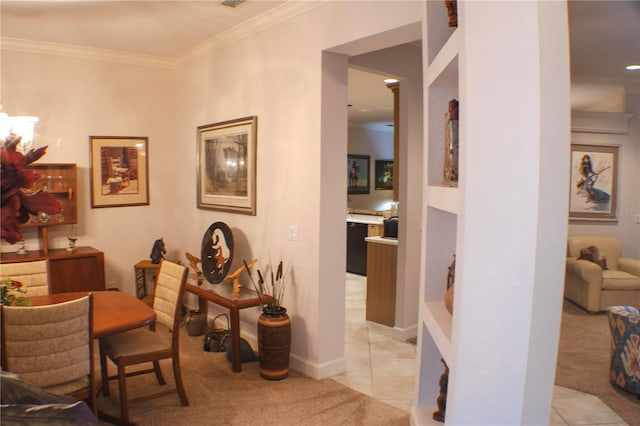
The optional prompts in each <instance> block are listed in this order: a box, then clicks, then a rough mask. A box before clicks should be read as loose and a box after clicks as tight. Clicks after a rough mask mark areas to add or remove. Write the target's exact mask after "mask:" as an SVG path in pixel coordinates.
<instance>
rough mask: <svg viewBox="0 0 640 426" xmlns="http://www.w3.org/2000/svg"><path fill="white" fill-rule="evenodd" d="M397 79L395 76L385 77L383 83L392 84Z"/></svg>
mask: <svg viewBox="0 0 640 426" xmlns="http://www.w3.org/2000/svg"><path fill="white" fill-rule="evenodd" d="M397 82H398V80H396V79H395V78H385V79H384V83H385V84H393V83H397Z"/></svg>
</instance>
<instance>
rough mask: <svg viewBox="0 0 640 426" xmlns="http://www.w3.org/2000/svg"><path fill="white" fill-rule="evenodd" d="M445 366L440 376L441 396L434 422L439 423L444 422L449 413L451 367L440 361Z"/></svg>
mask: <svg viewBox="0 0 640 426" xmlns="http://www.w3.org/2000/svg"><path fill="white" fill-rule="evenodd" d="M440 361H442V363H443V364H444V372H443V373H442V375H441V376H440V381H439V382H438V384H439V385H440V394H439V395H438V400H437V402H438V410H437V411H434V412H433V420H435V421H438V422H444V418H445V414H446V411H447V387H448V386H449V367H448V366H447V363H446V362H444V359H442V358H441V359H440Z"/></svg>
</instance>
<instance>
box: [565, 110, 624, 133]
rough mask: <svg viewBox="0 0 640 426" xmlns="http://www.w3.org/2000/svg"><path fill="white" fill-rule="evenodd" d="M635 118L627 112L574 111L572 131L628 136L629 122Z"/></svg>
mask: <svg viewBox="0 0 640 426" xmlns="http://www.w3.org/2000/svg"><path fill="white" fill-rule="evenodd" d="M633 116H634V114H631V113H627V112H596V111H593V112H591V111H572V112H571V131H572V132H573V133H605V134H611V135H626V134H628V133H629V120H631V118H633Z"/></svg>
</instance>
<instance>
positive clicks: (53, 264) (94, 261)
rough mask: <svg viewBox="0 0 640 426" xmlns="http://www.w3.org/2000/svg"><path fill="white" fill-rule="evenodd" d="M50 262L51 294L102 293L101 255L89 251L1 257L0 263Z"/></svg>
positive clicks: (31, 253) (36, 253)
mask: <svg viewBox="0 0 640 426" xmlns="http://www.w3.org/2000/svg"><path fill="white" fill-rule="evenodd" d="M44 259H48V260H49V282H50V285H51V288H50V292H51V293H68V292H73V291H98V290H104V289H105V287H106V286H105V275H104V253H103V252H101V251H99V250H96V249H94V248H92V247H78V248H76V249H75V250H74V251H73V252H69V251H67V250H66V249H52V250H49V251H48V253H47V254H46V255H45V254H44V253H43V251H42V250H37V251H31V252H29V253H28V254H26V255H18V254H16V253H3V254H2V258H0V262H2V263H15V262H29V261H34V260H44Z"/></svg>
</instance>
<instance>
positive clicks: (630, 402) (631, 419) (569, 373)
mask: <svg viewBox="0 0 640 426" xmlns="http://www.w3.org/2000/svg"><path fill="white" fill-rule="evenodd" d="M610 336H611V334H610V331H609V324H608V321H607V315H606V313H599V314H595V315H591V314H588V313H587V312H585V311H584V310H582V309H581V308H579V307H577V306H576V305H574V304H573V303H570V302H567V301H565V304H564V309H563V314H562V325H561V330H560V346H559V348H558V364H557V369H556V384H557V385H559V386H564V387H567V388H571V389H575V390H578V391H581V392H586V393H590V394H592V395H596V396H598V397H599V398H600V399H601V400H602V402H604V403H605V404H607V405H608V406H609V407H610V408H611V409H612V410H613V411H615V412H616V413H617V414H618V415H619V416H620V417H622V418H623V419H624V420H625V421H626V422H627V423H629V424H630V425H640V400H639V399H638V397H637V396H635V395H633V394H631V393H629V392H625V391H623V390H621V389H619V388H617V387H615V386H613V385H612V384H611V383H609V361H610V353H611V352H610V350H611V349H610Z"/></svg>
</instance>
